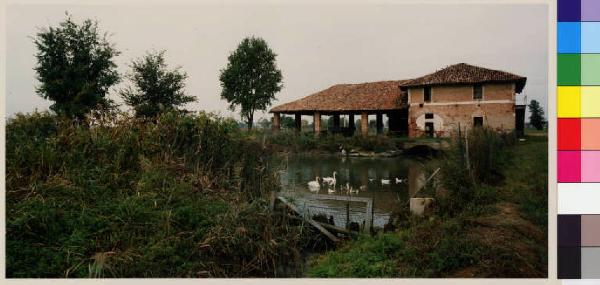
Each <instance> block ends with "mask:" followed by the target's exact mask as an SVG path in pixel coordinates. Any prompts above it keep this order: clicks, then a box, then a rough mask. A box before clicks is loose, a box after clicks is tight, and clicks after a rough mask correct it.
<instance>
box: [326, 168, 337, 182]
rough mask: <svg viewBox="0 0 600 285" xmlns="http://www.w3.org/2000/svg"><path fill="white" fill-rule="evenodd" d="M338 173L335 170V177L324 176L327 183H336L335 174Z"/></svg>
mask: <svg viewBox="0 0 600 285" xmlns="http://www.w3.org/2000/svg"><path fill="white" fill-rule="evenodd" d="M336 173H337V172H335V171H334V172H333V177H323V182H324V183H327V184H335V180H336V179H335V174H336Z"/></svg>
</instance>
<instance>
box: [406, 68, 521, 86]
mask: <svg viewBox="0 0 600 285" xmlns="http://www.w3.org/2000/svg"><path fill="white" fill-rule="evenodd" d="M525 81H527V78H526V77H523V76H519V75H515V74H512V73H508V72H505V71H501V70H494V69H487V68H483V67H478V66H473V65H469V64H466V63H459V64H454V65H451V66H448V67H446V68H444V69H441V70H438V71H436V72H434V73H431V74H428V75H425V76H421V77H419V78H415V79H412V80H408V81H407V82H404V83H402V84H401V87H402V88H403V89H405V88H406V87H420V86H428V85H449V84H474V83H495V82H498V83H499V82H514V83H516V92H517V93H521V91H522V90H523V87H525Z"/></svg>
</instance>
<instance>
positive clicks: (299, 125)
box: [294, 114, 302, 132]
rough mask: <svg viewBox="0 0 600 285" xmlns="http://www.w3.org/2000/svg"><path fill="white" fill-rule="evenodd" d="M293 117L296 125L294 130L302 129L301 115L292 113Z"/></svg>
mask: <svg viewBox="0 0 600 285" xmlns="http://www.w3.org/2000/svg"><path fill="white" fill-rule="evenodd" d="M294 119H295V120H294V122H295V125H296V132H300V131H302V115H300V114H294Z"/></svg>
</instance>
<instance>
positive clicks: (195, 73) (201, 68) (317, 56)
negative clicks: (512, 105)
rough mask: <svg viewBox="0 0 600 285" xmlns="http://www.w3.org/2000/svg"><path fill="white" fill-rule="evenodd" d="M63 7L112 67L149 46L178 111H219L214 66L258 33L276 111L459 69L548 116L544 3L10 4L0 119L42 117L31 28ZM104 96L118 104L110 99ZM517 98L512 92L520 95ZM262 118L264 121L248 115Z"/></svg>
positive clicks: (58, 15)
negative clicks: (180, 79) (535, 104)
mask: <svg viewBox="0 0 600 285" xmlns="http://www.w3.org/2000/svg"><path fill="white" fill-rule="evenodd" d="M65 11H69V13H71V14H72V15H73V16H74V18H75V19H76V20H77V21H80V20H81V19H84V18H93V19H97V20H98V21H99V22H100V27H101V29H102V30H103V31H108V32H110V33H111V34H112V36H111V37H110V39H111V40H112V42H114V43H115V44H116V46H117V48H118V49H119V50H120V51H122V54H121V55H120V56H119V57H118V58H117V60H116V61H117V64H118V65H119V71H120V72H121V73H125V72H127V71H128V67H127V65H128V64H129V62H130V61H131V59H133V58H136V57H140V56H142V55H144V53H145V52H146V51H147V50H153V49H154V50H161V49H165V50H166V51H167V54H166V55H167V62H168V63H169V64H170V65H171V66H181V67H182V68H183V70H185V71H186V72H187V73H188V80H187V87H186V89H187V92H188V94H190V95H194V96H196V97H197V98H198V102H197V103H194V104H190V105H189V106H188V109H192V110H202V109H203V110H208V111H217V112H220V113H221V114H223V115H226V116H229V115H234V116H235V117H236V118H239V116H238V115H237V114H235V113H232V112H229V111H228V110H227V103H226V102H225V101H223V100H221V99H220V91H221V88H220V85H219V80H218V75H219V70H220V69H222V68H223V67H225V65H226V63H227V56H228V55H229V53H230V52H231V51H232V50H233V49H235V47H236V46H237V44H238V43H239V42H240V40H241V39H242V38H244V37H245V36H249V35H255V36H260V37H263V38H264V39H265V40H267V42H268V43H269V45H270V46H271V48H272V49H273V50H274V51H275V52H276V53H277V54H278V57H277V61H278V66H279V68H280V69H281V70H282V72H283V77H284V85H285V86H284V88H283V90H282V91H281V92H280V93H279V94H277V98H278V101H277V102H275V105H276V104H280V103H285V102H289V101H292V100H295V99H298V98H301V97H304V96H306V95H309V94H311V93H314V92H316V91H319V90H322V89H325V88H327V87H329V86H331V85H333V84H338V83H359V82H367V81H378V80H396V79H408V78H413V77H418V76H421V75H425V74H427V73H430V72H433V71H435V70H438V69H440V68H443V67H445V66H447V65H450V64H454V63H458V62H466V63H470V64H474V65H479V66H483V67H488V68H494V69H501V70H505V71H508V72H512V73H516V74H519V75H522V76H526V77H527V85H526V87H525V89H524V92H523V93H522V94H526V95H527V97H528V99H536V100H538V101H540V102H541V103H542V105H543V107H544V110H547V93H548V92H547V91H548V90H547V68H548V65H547V56H548V44H547V42H548V26H547V21H548V18H547V16H548V15H547V13H548V9H547V6H546V5H542V4H535V5H531V4H529V5H515V4H512V5H504V4H364V5H361V4H354V5H341V4H329V5H319V4H285V5H283V4H261V5H243V4H228V5H147V6H142V5H110V6H89V5H88V6H74V5H68V6H66V5H52V6H41V5H11V6H9V7H8V8H7V27H6V28H7V46H6V50H7V56H8V57H7V65H6V71H7V87H6V88H7V92H6V94H7V98H6V103H7V107H6V113H7V116H12V115H14V114H15V113H17V112H31V111H33V110H34V109H36V108H37V109H38V110H45V109H47V108H48V106H49V105H50V102H48V101H45V100H44V99H42V98H40V97H39V96H38V95H37V94H36V93H35V85H36V84H37V81H36V79H35V72H34V70H33V67H34V66H35V58H34V54H35V48H34V45H33V43H32V39H31V38H30V37H31V36H33V35H35V33H36V31H37V27H46V26H49V25H56V24H57V23H59V22H60V21H62V20H63V19H64V18H65V15H64V13H65ZM118 88H119V86H117V87H116V88H114V90H112V92H111V98H114V99H116V100H117V102H121V100H119V99H118V96H117V95H116V92H115V91H116V90H117V89H118ZM520 96H522V95H520ZM257 115H258V116H255V117H261V116H263V114H257Z"/></svg>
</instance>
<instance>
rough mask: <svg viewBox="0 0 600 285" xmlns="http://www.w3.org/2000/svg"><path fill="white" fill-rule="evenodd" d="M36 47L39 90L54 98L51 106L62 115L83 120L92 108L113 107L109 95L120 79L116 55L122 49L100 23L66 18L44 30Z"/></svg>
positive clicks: (36, 37)
mask: <svg viewBox="0 0 600 285" xmlns="http://www.w3.org/2000/svg"><path fill="white" fill-rule="evenodd" d="M34 44H35V46H36V48H37V53H36V58H37V65H36V67H35V71H36V72H37V79H38V80H39V82H40V85H39V86H38V87H37V88H36V91H37V93H38V94H39V95H40V96H41V97H43V98H44V99H48V100H51V101H54V104H52V106H51V107H50V109H51V110H52V111H54V112H56V113H57V114H59V115H65V116H67V117H70V118H76V119H83V118H84V117H85V115H86V114H88V113H89V112H90V111H91V110H94V109H98V108H106V107H109V106H113V102H112V101H111V100H110V99H108V98H106V94H107V93H108V90H109V88H110V87H111V86H113V85H114V84H116V83H117V82H119V74H118V73H117V70H116V64H115V63H114V62H113V58H114V57H115V56H117V55H119V51H117V50H116V49H115V47H114V46H113V45H112V44H111V43H110V42H109V41H108V39H107V34H106V33H103V34H101V33H100V31H99V29H98V23H97V22H96V21H92V20H89V19H87V20H85V21H83V23H81V24H77V23H75V22H74V21H73V19H72V18H71V16H70V15H69V14H67V19H66V20H65V21H63V22H61V23H60V24H59V25H58V26H57V27H48V28H44V29H41V30H40V31H39V32H38V33H37V34H36V36H35V37H34Z"/></svg>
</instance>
